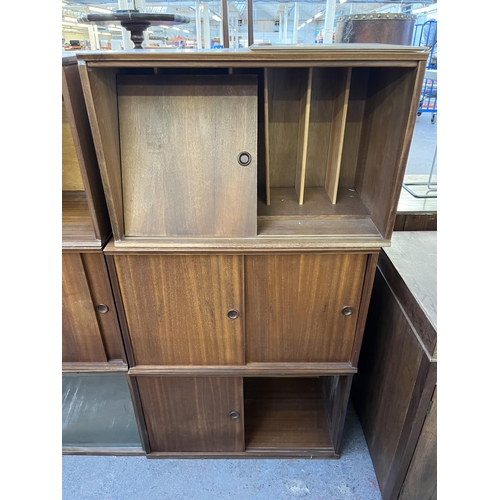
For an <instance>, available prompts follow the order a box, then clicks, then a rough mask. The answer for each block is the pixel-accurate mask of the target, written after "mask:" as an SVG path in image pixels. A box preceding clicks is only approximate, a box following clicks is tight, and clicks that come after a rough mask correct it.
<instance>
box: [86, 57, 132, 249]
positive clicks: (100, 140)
mask: <svg viewBox="0 0 500 500" xmlns="http://www.w3.org/2000/svg"><path fill="white" fill-rule="evenodd" d="M79 70H80V79H81V82H82V88H83V93H84V97H85V103H86V106H87V112H88V116H89V121H90V126H91V130H92V136H93V140H94V145H95V151H96V154H97V159H98V162H99V169H100V174H101V179H102V184H103V189H104V193H105V197H106V202H107V207H108V212H109V217H110V222H111V228H112V231H113V236H114V238H115V239H116V240H119V239H120V238H122V237H123V234H124V229H123V227H124V225H123V197H122V196H123V195H122V183H121V163H120V137H119V125H118V103H117V96H116V75H117V73H118V71H117V70H116V69H113V68H110V69H108V68H106V69H99V70H92V69H90V68H88V67H87V66H86V65H79Z"/></svg>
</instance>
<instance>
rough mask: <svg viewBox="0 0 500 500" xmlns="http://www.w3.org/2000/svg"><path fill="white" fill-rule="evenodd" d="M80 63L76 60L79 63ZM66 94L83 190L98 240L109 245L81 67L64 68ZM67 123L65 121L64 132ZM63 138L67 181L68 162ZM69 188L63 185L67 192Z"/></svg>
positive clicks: (106, 216) (63, 78)
mask: <svg viewBox="0 0 500 500" xmlns="http://www.w3.org/2000/svg"><path fill="white" fill-rule="evenodd" d="M75 63H76V60H75ZM62 93H63V98H64V108H65V112H66V115H67V121H68V124H69V127H70V132H71V135H72V138H73V146H74V153H75V154H76V158H77V161H78V165H79V169H80V177H81V179H82V184H83V188H84V190H85V193H86V196H87V203H88V206H89V212H90V216H91V219H92V224H93V227H94V231H95V237H96V238H97V239H99V240H101V241H102V243H105V241H106V240H107V239H108V238H109V237H110V236H111V225H110V222H109V215H108V209H107V206H106V199H105V196H104V190H103V186H102V181H101V176H100V173H99V165H98V161H97V155H96V151H95V146H94V141H93V138H92V132H91V128H90V122H89V117H88V114H87V108H86V105H85V99H84V95H83V89H82V83H81V81H80V74H79V71H78V66H77V65H76V64H73V65H63V67H62ZM64 130H65V123H64V119H63V131H64ZM64 144H65V141H64V136H63V181H64V170H65V160H66V158H67V156H65V155H64ZM66 189H68V190H69V188H66V187H65V185H64V182H63V191H64V190H66Z"/></svg>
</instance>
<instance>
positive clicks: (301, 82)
mask: <svg viewBox="0 0 500 500" xmlns="http://www.w3.org/2000/svg"><path fill="white" fill-rule="evenodd" d="M308 73H309V71H308V69H304V68H300V69H289V68H280V69H276V68H269V69H268V70H267V82H268V99H269V109H268V114H269V117H268V119H269V122H268V130H269V185H270V187H271V188H273V187H294V186H295V174H296V168H295V167H296V165H297V162H298V157H299V156H298V155H299V151H300V144H301V138H300V137H299V134H300V123H301V113H302V107H303V103H302V99H303V96H304V95H305V94H306V91H307V79H308ZM291 81H293V82H294V85H290V82H291Z"/></svg>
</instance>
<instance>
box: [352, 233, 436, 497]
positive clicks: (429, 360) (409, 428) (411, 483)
mask: <svg viewBox="0 0 500 500" xmlns="http://www.w3.org/2000/svg"><path fill="white" fill-rule="evenodd" d="M392 242H393V246H392V247H391V248H388V249H385V250H383V251H382V252H381V254H380V259H379V264H378V270H377V274H376V278H375V284H374V288H373V296H372V300H371V304H370V310H369V314H368V319H367V324H366V332H365V336H364V340H363V347H362V352H361V357H360V361H359V373H358V374H357V375H355V377H354V385H353V399H354V402H355V406H356V409H357V411H358V414H359V417H360V420H361V424H362V426H363V431H364V434H365V436H366V440H367V444H368V449H369V450H370V455H371V458H372V461H373V466H374V469H375V473H376V475H377V479H378V482H379V486H380V492H381V494H382V498H383V499H384V500H396V499H399V500H403V499H405V500H410V499H415V500H416V499H422V498H425V499H435V498H437V497H436V495H437V493H436V485H437V476H436V474H437V467H436V435H437V427H436V413H437V313H436V293H437V292H436V260H437V259H436V249H437V245H436V243H437V233H436V232H435V231H419V232H411V231H409V232H407V231H403V232H398V233H395V234H394V236H393V240H392Z"/></svg>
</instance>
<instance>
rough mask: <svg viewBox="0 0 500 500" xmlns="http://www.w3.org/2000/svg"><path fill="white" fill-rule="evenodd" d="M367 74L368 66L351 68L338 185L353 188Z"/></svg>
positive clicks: (362, 121) (367, 80) (364, 103)
mask: <svg viewBox="0 0 500 500" xmlns="http://www.w3.org/2000/svg"><path fill="white" fill-rule="evenodd" d="M369 75H370V69H369V68H352V70H351V82H350V87H349V101H348V103H347V115H346V123H345V131H344V144H343V147H342V159H341V163H340V175H339V186H344V187H348V188H353V187H354V185H355V180H356V167H357V165H358V157H359V153H360V146H361V144H360V140H361V134H362V132H363V123H364V116H365V107H366V92H367V88H368V82H369Z"/></svg>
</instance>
